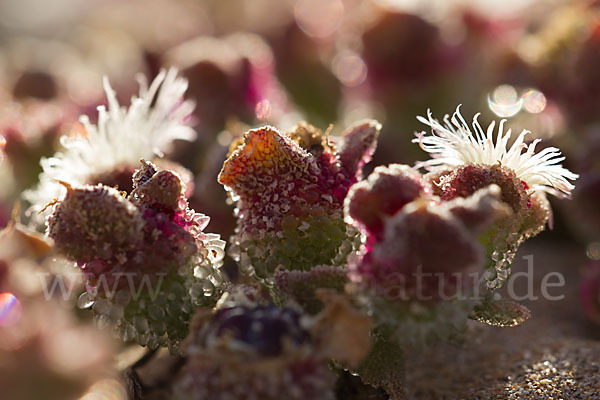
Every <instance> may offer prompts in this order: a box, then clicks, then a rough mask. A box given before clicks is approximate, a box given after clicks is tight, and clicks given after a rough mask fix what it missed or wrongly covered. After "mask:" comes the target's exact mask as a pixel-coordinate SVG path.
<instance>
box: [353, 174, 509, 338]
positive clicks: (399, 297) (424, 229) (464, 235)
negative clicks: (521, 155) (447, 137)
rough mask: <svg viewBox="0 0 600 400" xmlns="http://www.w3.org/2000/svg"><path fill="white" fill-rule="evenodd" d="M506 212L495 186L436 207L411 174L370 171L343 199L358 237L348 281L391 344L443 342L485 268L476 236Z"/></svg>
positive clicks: (460, 320) (459, 321)
mask: <svg viewBox="0 0 600 400" xmlns="http://www.w3.org/2000/svg"><path fill="white" fill-rule="evenodd" d="M510 213H511V211H510V209H509V208H508V207H507V206H505V205H504V204H503V203H502V202H501V200H500V189H499V188H498V186H496V185H492V186H489V187H486V188H482V189H481V190H479V191H477V192H475V193H474V194H473V195H472V196H470V197H469V198H467V199H463V198H457V199H454V200H451V201H443V200H442V199H440V198H439V197H438V196H436V195H434V194H433V190H432V186H431V184H430V183H429V182H428V181H427V180H426V179H425V178H424V177H423V176H421V174H420V173H419V172H418V171H417V170H416V169H413V168H411V167H409V166H406V165H399V164H392V165H390V166H380V167H377V168H376V169H375V171H374V172H373V173H372V174H371V175H370V176H369V177H368V179H367V180H364V181H362V182H359V183H357V184H356V185H354V186H353V187H352V189H351V190H350V193H349V194H348V197H347V198H346V202H345V214H346V220H347V221H348V223H350V224H353V225H354V226H356V227H357V228H358V229H360V230H361V231H363V232H364V234H365V236H366V241H365V244H364V245H363V246H362V248H361V251H360V252H359V253H358V254H356V255H353V256H351V257H349V277H350V279H351V281H352V282H354V284H355V286H356V288H355V290H357V292H358V293H359V294H361V295H363V296H366V300H367V303H368V304H367V305H368V307H369V308H371V309H373V310H374V313H373V315H374V318H375V320H376V321H377V322H379V323H380V324H391V325H393V326H394V329H393V331H392V332H390V334H391V335H392V336H394V337H395V341H396V342H400V343H403V344H404V343H412V342H417V343H418V342H421V341H422V340H423V339H424V338H429V337H431V336H438V337H442V338H448V337H451V336H452V335H455V334H456V333H457V331H459V330H460V329H462V328H464V324H465V322H466V320H467V315H468V313H469V312H470V310H471V309H472V307H473V305H474V303H473V302H469V301H463V300H466V299H467V298H469V295H470V293H471V290H473V289H474V288H473V286H476V283H477V282H472V281H469V279H468V277H469V276H470V275H469V274H470V273H472V272H477V271H479V270H481V269H482V267H483V265H484V261H485V259H484V248H483V246H482V245H481V244H479V243H478V241H477V235H478V234H479V233H480V232H482V230H484V229H485V228H487V227H488V226H489V225H490V224H491V223H493V222H494V221H495V220H496V219H498V218H499V217H502V216H506V215H509V214H510ZM475 281H476V280H475Z"/></svg>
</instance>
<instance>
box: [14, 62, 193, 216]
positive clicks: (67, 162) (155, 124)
mask: <svg viewBox="0 0 600 400" xmlns="http://www.w3.org/2000/svg"><path fill="white" fill-rule="evenodd" d="M139 82H140V92H139V96H138V97H133V98H132V99H131V104H130V106H129V108H125V107H121V106H120V105H119V102H118V101H117V98H116V94H115V92H114V90H113V89H112V88H111V86H110V84H109V82H108V79H106V78H105V79H104V82H103V83H104V91H105V92H106V100H107V103H108V108H106V107H105V106H100V107H98V122H97V123H96V124H93V123H91V122H90V120H89V118H88V117H87V116H82V117H80V121H81V123H82V124H83V126H84V127H85V134H84V135H78V134H74V135H72V136H63V137H61V143H62V145H63V146H64V147H65V150H64V151H62V152H58V153H56V154H55V155H54V156H53V157H50V158H43V159H42V160H41V165H42V168H43V172H42V173H41V174H40V177H39V181H40V183H39V186H38V187H37V188H36V189H32V190H29V191H26V192H24V194H23V196H24V198H25V199H26V200H27V201H29V202H30V203H31V205H32V207H31V211H32V212H33V217H34V219H36V220H37V222H40V223H41V222H43V218H44V217H46V216H47V213H42V214H41V215H38V212H40V211H41V210H43V209H44V208H45V207H46V205H48V204H49V203H50V202H52V201H53V200H54V199H57V198H62V197H63V196H64V194H65V193H66V190H65V187H64V185H61V184H60V183H58V182H59V181H62V182H66V183H68V184H70V185H72V186H77V185H85V184H96V183H106V184H108V185H111V186H112V185H113V184H114V183H121V186H120V188H121V189H122V190H123V189H126V187H124V186H128V185H129V184H130V182H131V174H132V173H133V171H134V170H135V168H136V165H137V163H138V161H139V160H140V159H142V158H144V159H152V158H153V157H155V156H162V155H163V153H164V152H165V151H167V150H168V149H169V147H170V146H171V144H172V142H173V140H175V139H183V140H191V139H193V138H194V137H195V132H194V130H193V129H192V128H191V127H189V126H188V125H187V124H186V123H187V121H188V119H189V116H190V114H191V112H192V111H193V108H194V104H193V103H192V102H191V101H189V100H185V101H184V100H183V95H184V93H185V91H186V89H187V81H186V80H185V79H183V78H180V77H178V76H177V70H176V69H170V70H169V71H168V72H166V71H161V73H160V74H159V75H158V76H157V77H156V78H155V79H154V81H153V82H152V83H151V84H150V86H148V85H147V82H146V81H145V79H144V78H143V77H140V78H139Z"/></svg>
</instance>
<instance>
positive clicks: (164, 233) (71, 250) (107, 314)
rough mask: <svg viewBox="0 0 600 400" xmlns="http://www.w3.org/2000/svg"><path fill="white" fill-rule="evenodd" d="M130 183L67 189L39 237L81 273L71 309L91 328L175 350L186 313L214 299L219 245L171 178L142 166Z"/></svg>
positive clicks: (173, 176)
mask: <svg viewBox="0 0 600 400" xmlns="http://www.w3.org/2000/svg"><path fill="white" fill-rule="evenodd" d="M132 179H133V186H132V187H133V190H132V191H131V193H130V194H129V195H127V193H126V192H119V191H118V190H116V189H114V188H111V187H108V186H105V185H102V184H98V185H84V186H80V187H71V186H69V185H67V186H68V187H67V193H66V195H65V197H64V198H63V199H62V200H61V201H59V202H58V203H57V204H56V205H55V206H54V210H53V213H52V215H50V217H49V218H48V222H47V233H48V235H49V236H50V237H51V238H52V239H54V242H55V247H56V249H57V250H58V252H60V253H61V254H63V255H64V256H66V257H67V258H69V259H71V260H73V261H75V262H76V263H77V265H78V266H79V268H80V270H81V271H82V272H83V274H84V277H85V280H86V282H85V287H86V291H85V292H84V293H83V294H82V295H81V297H80V298H79V306H80V307H82V308H88V307H91V308H92V310H93V312H94V314H95V317H96V320H97V322H98V324H100V325H109V324H110V325H111V326H112V329H114V331H115V333H116V334H117V335H118V336H120V337H121V338H123V339H124V340H126V341H129V340H135V341H137V342H138V343H139V344H140V345H144V346H145V345H147V346H149V347H150V348H156V347H157V346H159V345H160V346H168V347H169V348H170V349H172V350H173V351H175V350H176V349H177V347H178V345H179V343H180V342H181V340H183V339H184V338H185V337H186V336H187V333H188V330H189V321H190V319H191V316H192V315H193V313H194V311H195V310H196V309H197V308H198V307H210V306H213V305H214V304H215V302H216V300H217V299H218V296H219V293H220V289H219V286H220V284H221V282H222V277H221V274H220V272H219V269H218V268H219V267H220V264H221V259H222V256H223V247H224V242H223V241H221V240H220V239H219V238H218V235H212V234H205V233H203V232H202V230H203V229H204V227H205V226H206V224H207V223H208V217H206V216H204V215H202V214H199V213H195V212H194V211H193V210H190V209H189V208H188V204H187V201H186V199H185V197H184V194H183V193H184V191H185V190H184V185H183V183H182V182H181V179H180V178H179V176H178V175H177V174H176V173H174V172H171V171H166V170H163V171H159V170H158V168H157V167H156V166H155V165H154V164H152V163H149V162H145V161H142V165H141V167H140V169H138V170H136V171H135V173H134V174H133V177H132ZM65 185H66V184H65Z"/></svg>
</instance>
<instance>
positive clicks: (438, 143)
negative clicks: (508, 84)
mask: <svg viewBox="0 0 600 400" xmlns="http://www.w3.org/2000/svg"><path fill="white" fill-rule="evenodd" d="M479 115H480V114H479V113H477V114H475V116H474V117H473V122H472V127H473V131H471V129H470V128H469V125H468V124H467V122H466V121H465V119H464V118H463V116H462V115H461V114H460V105H459V106H458V107H457V108H456V111H455V112H454V114H452V117H450V116H449V115H445V116H444V119H443V122H444V124H443V125H442V124H441V123H440V122H439V121H438V120H437V119H435V118H433V117H432V114H431V110H427V118H423V117H421V116H418V117H417V119H418V120H419V121H420V122H422V123H424V124H425V125H428V126H429V127H431V133H430V134H427V133H426V132H424V131H422V132H418V133H416V136H417V137H416V139H413V143H418V144H419V146H420V147H421V148H422V149H423V150H425V151H426V152H428V153H430V154H431V157H432V158H431V159H430V160H427V161H421V162H419V163H417V167H419V168H421V167H422V168H425V169H427V170H430V171H431V170H447V169H452V168H455V167H459V166H461V165H465V164H480V165H481V164H482V165H495V164H498V163H500V164H501V165H502V166H504V167H506V168H509V169H511V170H513V171H514V172H515V174H516V175H517V177H518V178H519V179H521V180H522V181H523V182H525V183H526V184H527V186H528V188H529V189H530V190H533V191H536V192H541V193H549V194H552V195H555V196H559V197H568V196H569V195H570V194H571V191H572V190H573V189H574V188H575V186H574V185H573V184H572V183H571V182H569V180H571V181H572V180H575V179H577V178H578V177H579V175H577V174H575V173H573V172H571V171H569V170H568V169H566V168H564V167H563V166H562V165H561V164H560V162H561V161H563V160H564V159H565V157H562V156H561V152H560V150H559V149H557V148H556V147H546V148H544V149H543V150H542V151H540V152H539V153H537V154H536V153H535V147H536V146H537V144H538V143H539V142H540V141H541V139H535V140H533V141H532V142H531V143H530V144H526V143H525V137H526V136H527V135H528V134H529V133H530V132H529V131H528V130H523V131H522V132H521V133H520V134H519V136H518V137H517V138H516V140H515V141H514V143H513V144H512V145H511V146H509V145H508V142H509V140H510V137H511V130H510V129H508V130H507V131H506V132H504V124H505V123H506V120H504V119H503V120H501V121H500V123H499V124H498V133H497V135H496V137H495V141H494V128H495V126H496V122H495V121H492V123H491V124H490V125H489V126H488V128H487V131H485V132H484V131H483V129H482V128H481V125H480V124H479V121H478V117H479ZM473 132H474V133H473Z"/></svg>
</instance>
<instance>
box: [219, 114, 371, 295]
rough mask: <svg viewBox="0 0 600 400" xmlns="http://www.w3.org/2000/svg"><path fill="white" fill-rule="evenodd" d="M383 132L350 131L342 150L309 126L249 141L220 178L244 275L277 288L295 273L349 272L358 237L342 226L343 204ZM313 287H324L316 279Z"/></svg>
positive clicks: (257, 133) (263, 133) (259, 133)
mask: <svg viewBox="0 0 600 400" xmlns="http://www.w3.org/2000/svg"><path fill="white" fill-rule="evenodd" d="M379 129H380V125H379V123H377V122H376V121H365V122H361V123H358V124H356V125H354V126H352V127H350V128H349V129H348V130H347V131H346V132H345V133H344V135H343V143H342V144H341V146H340V148H339V150H337V149H336V146H335V145H334V144H333V143H331V141H330V139H329V137H328V136H327V135H326V134H323V133H322V132H321V131H319V130H318V129H316V128H314V127H312V126H310V125H308V124H306V123H301V124H299V125H298V126H297V127H296V129H295V130H294V131H293V132H290V133H287V134H282V133H280V132H279V131H277V130H276V129H275V128H273V127H270V126H266V127H263V128H260V129H253V130H250V131H248V132H247V133H246V134H245V135H244V138H243V142H241V143H239V144H238V147H237V148H235V149H234V150H233V152H232V154H231V155H230V157H229V159H228V160H227V161H226V162H225V164H224V165H223V169H222V171H221V173H220V175H219V182H220V183H221V184H223V185H224V186H225V187H226V188H227V189H228V190H229V191H230V193H231V195H232V197H233V199H234V200H235V201H236V210H235V213H236V215H237V228H236V232H235V235H234V236H233V237H232V239H231V244H232V246H231V250H230V251H231V253H230V254H231V255H232V256H233V258H234V259H235V260H236V261H238V262H239V263H240V266H241V267H242V269H243V271H245V272H247V273H249V274H251V275H253V276H255V277H256V278H258V279H259V280H260V281H261V282H263V283H266V284H268V285H272V284H273V283H274V279H273V276H274V274H277V275H278V279H275V281H279V282H283V281H286V282H287V281H289V280H288V279H287V278H286V277H285V276H282V275H286V274H287V273H288V272H289V271H293V272H295V273H296V275H298V274H302V273H309V271H310V270H312V269H313V268H315V267H317V266H320V265H325V266H344V265H345V264H346V261H345V259H346V256H347V255H348V254H349V253H350V252H351V251H352V250H353V249H354V248H356V247H357V245H358V244H359V243H360V236H359V235H358V233H357V232H356V230H355V229H353V228H352V227H349V226H347V225H346V224H345V223H344V219H343V210H342V206H343V201H344V198H345V197H346V194H347V192H348V189H349V188H350V186H351V185H352V184H354V183H356V182H357V181H358V179H359V177H360V176H361V169H362V166H363V164H364V163H365V162H367V161H368V160H369V159H370V157H371V154H372V153H373V151H374V148H375V145H376V142H377V136H378V133H379ZM323 272H324V273H325V274H327V275H328V276H330V277H331V276H334V275H336V273H335V272H334V271H333V272H332V271H329V270H326V269H323ZM330 272H331V273H330ZM296 275H295V276H294V277H293V280H294V281H297V280H298V276H296ZM337 276H340V274H337ZM341 276H342V277H343V274H341ZM300 279H302V278H300ZM307 279H314V280H315V282H317V281H321V282H323V281H324V279H323V280H320V278H319V277H317V276H315V274H314V273H313V274H310V277H308V276H307ZM339 279H344V278H339ZM334 281H335V279H334ZM331 285H333V286H340V285H339V284H338V283H337V282H331ZM292 286H295V285H287V284H286V286H285V287H286V288H290V287H292ZM313 286H319V285H318V284H315V285H313ZM295 287H296V286H295ZM282 288H283V286H282ZM313 289H314V288H313ZM309 297H310V296H309ZM296 300H298V299H296ZM301 302H302V301H301Z"/></svg>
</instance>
